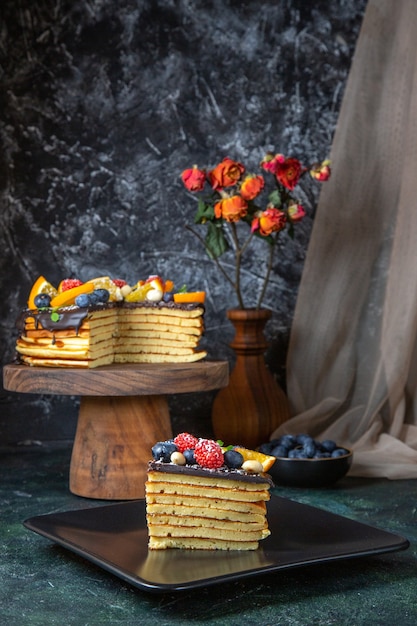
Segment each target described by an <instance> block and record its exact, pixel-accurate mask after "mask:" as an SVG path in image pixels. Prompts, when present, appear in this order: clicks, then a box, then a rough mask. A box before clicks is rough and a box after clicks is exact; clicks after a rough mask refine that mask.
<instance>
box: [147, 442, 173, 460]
mask: <svg viewBox="0 0 417 626" xmlns="http://www.w3.org/2000/svg"><path fill="white" fill-rule="evenodd" d="M177 450H178V448H177V446H176V445H175V443H173V442H172V441H158V443H156V444H155V445H154V446H153V447H152V456H153V458H154V459H155V461H163V462H164V463H169V461H170V459H171V454H172V453H173V452H177Z"/></svg>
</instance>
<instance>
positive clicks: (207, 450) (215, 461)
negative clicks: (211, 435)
mask: <svg viewBox="0 0 417 626" xmlns="http://www.w3.org/2000/svg"><path fill="white" fill-rule="evenodd" d="M194 456H195V460H196V461H197V463H198V464H199V465H201V467H208V468H211V469H217V468H218V467H221V466H222V465H224V457H223V452H222V449H221V447H220V446H219V444H218V443H217V442H216V441H213V440H212V439H200V440H199V442H198V443H197V445H196V447H195V448H194Z"/></svg>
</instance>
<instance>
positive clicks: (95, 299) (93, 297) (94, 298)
mask: <svg viewBox="0 0 417 626" xmlns="http://www.w3.org/2000/svg"><path fill="white" fill-rule="evenodd" d="M98 291H99V290H98V289H94V291H92V292H91V293H89V294H88V296H89V298H90V303H91V304H98V303H99V302H100V292H99V293H97V292H98Z"/></svg>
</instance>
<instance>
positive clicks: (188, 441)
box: [174, 433, 198, 452]
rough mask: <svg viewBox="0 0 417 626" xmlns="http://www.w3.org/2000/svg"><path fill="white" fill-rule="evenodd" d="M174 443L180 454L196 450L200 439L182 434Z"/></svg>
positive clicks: (188, 434)
mask: <svg viewBox="0 0 417 626" xmlns="http://www.w3.org/2000/svg"><path fill="white" fill-rule="evenodd" d="M174 443H175V445H176V446H177V448H178V450H179V451H180V452H184V451H185V450H188V449H194V448H195V447H196V445H197V444H198V439H197V437H194V435H190V433H180V434H179V435H177V436H176V437H175V439H174Z"/></svg>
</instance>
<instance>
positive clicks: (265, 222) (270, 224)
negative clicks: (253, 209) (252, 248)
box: [251, 207, 287, 237]
mask: <svg viewBox="0 0 417 626" xmlns="http://www.w3.org/2000/svg"><path fill="white" fill-rule="evenodd" d="M286 221H287V218H286V216H285V213H284V211H281V210H280V209H276V208H275V207H271V208H269V209H266V210H265V211H260V212H259V213H258V214H257V216H256V217H255V219H254V220H253V221H252V226H251V230H252V232H253V231H258V233H259V234H260V235H262V236H263V237H268V235H270V234H271V233H274V232H277V231H279V230H282V229H283V228H285V224H286Z"/></svg>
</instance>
